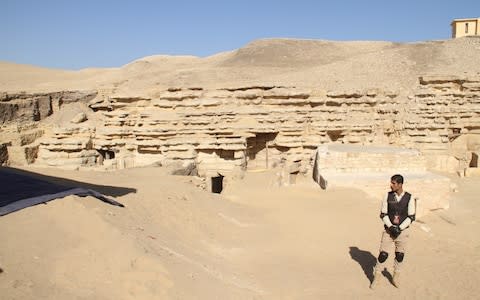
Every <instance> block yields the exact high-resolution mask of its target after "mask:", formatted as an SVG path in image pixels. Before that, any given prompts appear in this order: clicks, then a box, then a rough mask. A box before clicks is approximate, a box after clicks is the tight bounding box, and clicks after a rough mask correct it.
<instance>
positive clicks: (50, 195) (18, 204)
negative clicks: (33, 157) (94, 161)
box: [0, 168, 123, 216]
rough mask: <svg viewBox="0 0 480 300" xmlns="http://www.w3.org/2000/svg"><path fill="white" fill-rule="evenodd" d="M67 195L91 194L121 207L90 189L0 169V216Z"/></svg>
mask: <svg viewBox="0 0 480 300" xmlns="http://www.w3.org/2000/svg"><path fill="white" fill-rule="evenodd" d="M68 195H77V196H81V197H85V196H92V197H95V198H97V199H100V200H102V201H104V202H106V203H109V204H112V205H115V206H121V207H123V204H121V203H119V202H117V201H115V200H112V199H109V198H107V197H105V196H104V195H102V194H100V193H99V192H97V191H94V190H92V189H86V188H81V187H72V186H63V185H60V184H55V183H52V182H48V181H44V180H41V179H38V178H35V177H33V176H28V175H24V174H19V173H18V172H10V171H7V170H5V169H3V168H2V169H0V216H4V215H6V214H9V213H12V212H14V211H17V210H20V209H23V208H26V207H29V206H33V205H36V204H40V203H45V202H48V201H51V200H54V199H57V198H63V197H66V196H68Z"/></svg>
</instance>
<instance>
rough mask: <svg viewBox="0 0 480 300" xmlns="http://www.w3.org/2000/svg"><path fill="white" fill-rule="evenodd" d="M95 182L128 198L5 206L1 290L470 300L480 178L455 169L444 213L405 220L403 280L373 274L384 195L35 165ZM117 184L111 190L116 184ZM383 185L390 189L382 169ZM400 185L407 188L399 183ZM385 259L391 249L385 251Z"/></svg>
mask: <svg viewBox="0 0 480 300" xmlns="http://www.w3.org/2000/svg"><path fill="white" fill-rule="evenodd" d="M30 170H31V171H32V172H35V173H38V174H39V175H38V176H42V175H40V174H44V175H49V176H55V177H58V178H68V179H70V180H76V181H78V182H83V183H86V184H87V183H88V184H96V185H99V188H98V189H99V190H100V191H102V192H103V193H105V194H115V191H116V190H118V188H122V190H124V189H125V188H128V190H129V191H130V192H129V193H127V194H124V195H123V196H118V197H116V198H115V199H116V200H118V201H120V202H122V203H124V204H125V205H126V207H125V208H119V207H113V206H110V205H108V204H105V203H103V202H101V201H99V200H97V199H94V198H91V197H86V198H80V197H77V196H69V197H66V198H64V199H59V200H55V201H52V202H49V203H48V204H46V205H38V206H35V207H30V208H27V209H24V210H21V211H18V212H15V213H12V214H9V215H6V216H4V217H0V245H1V246H0V267H1V268H2V269H3V272H2V273H0V291H1V295H2V296H1V298H2V299H322V298H329V299H353V298H355V299H371V298H373V299H380V298H386V297H389V298H391V297H394V298H395V299H475V298H477V296H478V294H479V293H480V286H479V285H478V278H480V271H479V270H480V251H479V250H480V235H479V234H478V232H477V230H476V228H477V227H478V214H479V213H480V204H479V202H478V197H477V196H476V195H478V192H479V191H480V188H479V187H478V184H479V182H480V179H479V178H476V179H473V178H462V179H460V178H454V179H453V180H454V181H455V182H456V183H457V184H458V186H459V192H458V193H455V194H454V195H453V199H452V202H451V208H450V209H449V210H437V211H433V212H431V213H430V214H428V215H427V216H425V217H422V218H421V219H420V220H418V222H415V223H414V225H413V226H412V227H411V228H410V229H409V230H410V235H411V240H410V241H411V243H410V247H409V249H408V252H407V254H406V258H405V266H404V270H403V271H404V273H403V277H402V286H401V288H400V289H397V288H395V287H394V286H392V285H391V283H390V282H389V280H388V279H389V276H391V275H390V273H386V274H385V277H384V278H382V281H381V283H380V285H379V287H378V288H377V289H376V290H374V291H372V290H370V289H369V283H370V280H371V276H372V270H371V268H372V267H373V264H374V263H375V257H376V256H377V251H378V246H379V241H380V235H381V229H382V223H381V221H380V219H379V218H378V209H379V204H380V199H372V198H369V197H368V196H367V195H365V194H363V193H362V192H360V191H359V190H355V189H334V190H329V191H323V190H321V189H319V188H318V187H317V186H315V185H314V184H313V183H312V181H311V180H309V179H308V178H305V179H303V180H300V182H299V183H298V184H297V185H295V186H290V187H280V188H279V187H274V185H273V182H272V180H271V178H272V174H271V173H268V172H263V173H262V172H260V173H247V175H246V177H245V178H244V179H243V180H238V181H235V182H231V183H230V184H229V185H227V186H226V187H225V190H224V191H223V192H222V194H211V193H208V192H205V191H202V190H199V188H198V187H196V186H195V184H194V183H195V180H194V178H193V177H183V176H172V175H167V173H166V170H165V169H162V168H140V169H129V170H121V171H116V172H114V173H104V172H98V173H97V172H83V171H77V172H75V171H62V170H55V169H30ZM116 187H118V188H116ZM385 188H386V189H387V188H388V178H387V179H386V184H385ZM406 188H407V189H408V186H406ZM389 263H390V264H389V265H390V269H389V272H391V271H392V269H391V266H392V264H393V260H392V258H391V257H390V258H389Z"/></svg>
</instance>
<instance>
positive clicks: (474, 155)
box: [469, 152, 478, 168]
mask: <svg viewBox="0 0 480 300" xmlns="http://www.w3.org/2000/svg"><path fill="white" fill-rule="evenodd" d="M469 167H470V168H478V154H477V153H475V152H472V160H471V161H470V165H469Z"/></svg>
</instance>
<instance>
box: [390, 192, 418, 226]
mask: <svg viewBox="0 0 480 300" xmlns="http://www.w3.org/2000/svg"><path fill="white" fill-rule="evenodd" d="M411 196H412V195H411V194H410V193H407V192H405V194H403V196H402V199H400V201H398V202H397V199H396V198H395V192H389V193H388V198H387V204H388V213H387V214H388V217H389V218H390V222H392V224H395V223H397V222H395V216H397V219H398V223H397V224H396V225H400V224H402V222H403V221H405V219H406V218H407V217H408V203H409V202H410V198H411Z"/></svg>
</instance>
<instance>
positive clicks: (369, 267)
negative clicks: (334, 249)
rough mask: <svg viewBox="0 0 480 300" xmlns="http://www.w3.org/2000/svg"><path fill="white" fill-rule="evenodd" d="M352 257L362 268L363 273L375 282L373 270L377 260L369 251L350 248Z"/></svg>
mask: <svg viewBox="0 0 480 300" xmlns="http://www.w3.org/2000/svg"><path fill="white" fill-rule="evenodd" d="M349 253H350V256H351V257H352V259H353V260H354V261H356V262H357V263H358V264H359V265H360V267H362V270H363V273H365V276H367V278H368V280H369V281H370V282H372V281H373V268H374V267H375V264H376V263H377V258H376V257H375V256H374V255H373V254H372V253H370V252H369V251H364V250H360V249H358V247H350V251H349Z"/></svg>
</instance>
